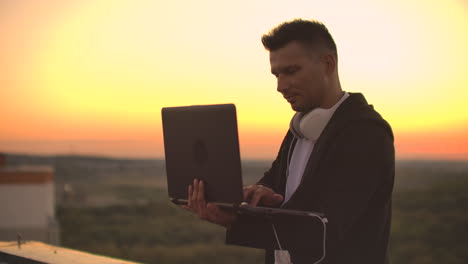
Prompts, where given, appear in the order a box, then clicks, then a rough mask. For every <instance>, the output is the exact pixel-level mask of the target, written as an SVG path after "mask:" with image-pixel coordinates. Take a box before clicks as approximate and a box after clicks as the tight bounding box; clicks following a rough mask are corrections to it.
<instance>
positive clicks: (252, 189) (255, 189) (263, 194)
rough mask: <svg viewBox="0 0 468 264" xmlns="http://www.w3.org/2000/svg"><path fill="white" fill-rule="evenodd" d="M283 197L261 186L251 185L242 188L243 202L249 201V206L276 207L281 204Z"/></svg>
mask: <svg viewBox="0 0 468 264" xmlns="http://www.w3.org/2000/svg"><path fill="white" fill-rule="evenodd" d="M283 199H284V198H283V196H282V195H281V194H278V193H275V192H274V191H273V190H272V189H271V188H268V187H266V186H263V185H258V184H253V185H249V186H246V187H244V201H249V204H250V205H251V206H257V204H260V205H264V206H269V207H278V206H280V205H281V203H282V202H283Z"/></svg>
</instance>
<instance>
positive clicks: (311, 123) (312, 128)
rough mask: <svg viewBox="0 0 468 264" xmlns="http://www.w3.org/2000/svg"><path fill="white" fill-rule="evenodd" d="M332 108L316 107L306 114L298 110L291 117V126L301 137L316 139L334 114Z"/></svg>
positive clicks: (292, 130)
mask: <svg viewBox="0 0 468 264" xmlns="http://www.w3.org/2000/svg"><path fill="white" fill-rule="evenodd" d="M330 110H331V109H323V108H315V109H314V110H312V111H310V112H308V113H306V114H304V113H300V112H297V113H296V114H295V115H294V116H293V118H292V119H291V123H290V125H289V128H290V130H291V132H292V133H293V134H294V135H295V136H297V137H299V138H306V139H308V140H312V141H316V140H317V139H318V138H319V137H320V134H322V131H323V129H324V128H325V126H326V125H327V124H328V121H329V120H330V118H331V116H332V115H333V112H334V111H330Z"/></svg>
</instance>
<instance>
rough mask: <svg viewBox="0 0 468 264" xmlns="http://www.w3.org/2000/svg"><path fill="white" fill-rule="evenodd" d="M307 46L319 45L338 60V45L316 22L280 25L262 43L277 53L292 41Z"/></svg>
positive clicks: (296, 20) (322, 26)
mask: <svg viewBox="0 0 468 264" xmlns="http://www.w3.org/2000/svg"><path fill="white" fill-rule="evenodd" d="M294 40H296V41H299V42H301V43H303V44H306V45H318V46H322V47H324V48H327V49H329V50H331V51H332V52H333V54H334V55H335V56H336V57H337V58H338V52H337V50H336V44H335V41H334V40H333V37H332V36H331V34H330V32H328V29H327V27H325V25H324V24H323V23H321V22H319V21H316V20H304V19H294V20H291V21H286V22H283V23H281V24H279V25H278V26H277V27H275V28H273V29H272V30H271V31H270V32H268V33H266V34H265V35H263V36H262V43H263V46H264V47H265V49H267V50H268V51H275V50H277V49H280V48H282V47H284V46H285V45H286V44H288V43H289V42H291V41H294Z"/></svg>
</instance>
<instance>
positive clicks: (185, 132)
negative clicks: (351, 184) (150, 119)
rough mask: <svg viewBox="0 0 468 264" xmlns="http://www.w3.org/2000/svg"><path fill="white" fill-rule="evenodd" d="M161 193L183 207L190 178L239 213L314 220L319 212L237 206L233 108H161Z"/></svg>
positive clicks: (238, 172)
mask: <svg viewBox="0 0 468 264" xmlns="http://www.w3.org/2000/svg"><path fill="white" fill-rule="evenodd" d="M161 114H162V124H163V136H164V151H165V161H166V176H167V189H168V194H169V198H170V200H171V201H172V202H173V203H175V204H178V205H184V204H187V198H188V186H189V185H191V184H192V183H193V180H194V178H196V179H199V180H202V181H203V182H204V183H205V198H206V200H207V201H208V202H212V203H214V204H216V205H218V206H220V207H222V208H227V209H231V210H236V211H237V212H239V213H250V214H267V215H296V216H320V217H323V214H321V213H315V212H305V211H296V210H288V209H281V208H270V207H260V206H257V207H252V206H249V205H247V204H246V203H243V185H242V169H241V168H242V167H241V159H240V152H239V140H238V129H237V117H236V107H235V105H234V104H216V105H192V106H178V107H164V108H162V110H161Z"/></svg>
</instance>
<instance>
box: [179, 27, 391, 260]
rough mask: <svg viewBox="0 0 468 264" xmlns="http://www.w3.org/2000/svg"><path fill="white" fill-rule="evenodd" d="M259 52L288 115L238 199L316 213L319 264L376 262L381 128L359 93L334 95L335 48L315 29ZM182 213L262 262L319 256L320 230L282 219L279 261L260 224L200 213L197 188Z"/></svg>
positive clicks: (380, 247) (381, 253) (385, 143)
mask: <svg viewBox="0 0 468 264" xmlns="http://www.w3.org/2000/svg"><path fill="white" fill-rule="evenodd" d="M262 43H263V45H264V46H265V48H266V49H267V50H268V51H269V52H270V65H271V72H272V74H273V75H274V76H275V77H276V78H277V90H278V92H280V93H281V94H282V95H283V97H284V98H285V99H286V100H287V101H288V102H289V103H290V104H291V107H292V109H293V110H295V111H296V114H295V115H294V117H293V118H292V120H291V123H290V128H289V131H288V133H287V134H286V136H285V138H284V140H283V142H282V145H281V147H280V150H279V153H278V156H277V158H276V160H275V161H274V162H273V163H272V166H271V168H270V169H269V170H268V171H267V172H266V173H265V175H264V177H263V178H261V179H260V181H259V182H258V183H257V184H254V185H251V186H247V187H245V188H244V198H245V200H246V201H248V202H249V203H250V204H251V205H252V206H256V205H262V206H270V207H282V208H285V209H292V210H302V211H312V212H322V213H324V214H325V215H326V217H327V219H328V225H327V233H326V254H325V259H324V261H323V263H360V264H362V263H369V264H379V263H386V262H387V261H388V252H387V248H388V247H387V246H388V239H389V232H390V220H391V196H392V190H393V181H394V167H395V157H394V147H393V134H392V130H391V128H390V126H389V125H388V123H387V122H386V121H385V120H383V119H382V117H381V116H380V115H379V114H378V113H377V112H376V111H375V110H374V109H373V107H372V106H371V105H369V104H367V102H366V100H365V99H364V96H363V95H362V94H358V93H347V92H344V91H343V90H342V89H341V85H340V81H339V77H338V64H337V62H338V55H337V50H336V45H335V42H334V40H333V38H332V36H331V35H330V33H329V32H328V30H327V28H326V27H325V26H324V25H323V24H321V23H320V22H317V21H308V20H300V19H297V20H293V21H289V22H285V23H283V24H281V25H279V26H278V27H276V28H274V29H273V30H272V31H271V32H269V33H268V34H265V35H264V36H263V38H262ZM185 208H187V209H189V210H191V211H193V212H194V213H196V214H197V215H198V216H199V217H200V218H202V219H205V220H208V221H210V222H213V223H217V224H220V225H223V226H225V227H227V237H226V238H227V242H228V243H231V244H239V245H249V246H256V247H263V248H266V263H273V262H274V261H276V263H281V261H282V260H281V258H282V257H284V256H286V258H288V257H290V258H291V260H292V262H293V263H315V262H316V261H317V260H319V259H320V257H321V256H322V253H324V252H322V251H321V249H322V248H321V247H320V246H318V244H320V243H322V240H321V236H322V233H321V232H323V231H321V229H318V228H315V229H314V228H311V227H312V226H313V225H316V226H317V224H316V223H315V224H313V223H310V224H309V225H308V224H307V223H303V222H294V221H293V220H291V221H290V222H288V220H287V219H286V220H285V221H282V222H281V223H280V222H278V233H280V236H279V240H280V241H283V242H284V244H283V247H284V248H286V249H287V252H284V251H278V250H275V249H277V248H278V247H277V245H276V244H275V237H273V236H272V235H271V234H272V233H273V231H272V226H271V223H270V222H269V220H268V219H263V218H261V217H256V216H249V215H236V214H233V213H229V212H225V211H223V210H221V209H220V208H218V207H216V206H215V205H213V204H207V203H206V201H205V199H204V185H203V182H198V181H196V180H195V181H194V184H193V186H189V204H188V205H187V206H186V207H185ZM298 229H299V230H304V231H303V232H302V233H301V232H297V230H298ZM275 232H276V230H275ZM272 240H273V241H272Z"/></svg>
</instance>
